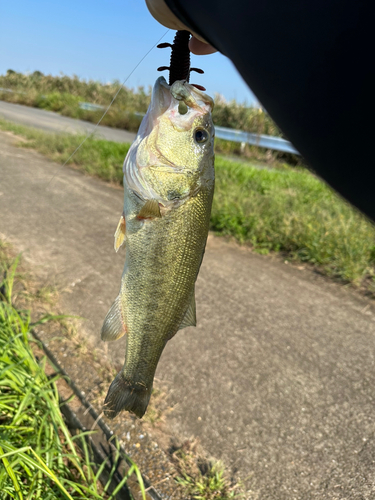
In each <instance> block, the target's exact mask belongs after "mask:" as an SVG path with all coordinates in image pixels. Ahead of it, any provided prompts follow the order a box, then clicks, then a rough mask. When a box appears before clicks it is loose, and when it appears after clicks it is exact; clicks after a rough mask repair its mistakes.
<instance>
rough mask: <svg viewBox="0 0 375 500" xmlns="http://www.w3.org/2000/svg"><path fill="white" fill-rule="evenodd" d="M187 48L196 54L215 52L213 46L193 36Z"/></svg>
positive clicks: (202, 54) (203, 54)
mask: <svg viewBox="0 0 375 500" xmlns="http://www.w3.org/2000/svg"><path fill="white" fill-rule="evenodd" d="M189 49H190V52H192V53H193V54H196V55H197V56H205V55H207V54H213V53H214V52H217V50H216V49H215V47H213V46H212V45H210V44H209V43H205V42H201V41H200V40H198V38H196V37H195V36H193V37H192V38H191V40H190V42H189Z"/></svg>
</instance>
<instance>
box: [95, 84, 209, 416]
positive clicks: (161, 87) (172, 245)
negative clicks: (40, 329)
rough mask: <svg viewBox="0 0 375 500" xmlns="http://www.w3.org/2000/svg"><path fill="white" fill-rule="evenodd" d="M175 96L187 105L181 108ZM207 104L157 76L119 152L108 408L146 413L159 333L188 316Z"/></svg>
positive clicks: (198, 250)
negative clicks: (114, 366)
mask: <svg viewBox="0 0 375 500" xmlns="http://www.w3.org/2000/svg"><path fill="white" fill-rule="evenodd" d="M180 100H184V101H185V102H186V104H187V106H188V107H189V110H188V112H187V113H184V114H183V115H179V113H178V109H179V102H180ZM212 106H213V102H212V99H211V98H210V97H208V96H206V94H203V92H201V91H200V90H197V89H196V88H194V87H193V86H191V85H190V84H188V83H187V82H184V81H183V82H181V81H177V82H175V83H174V84H173V85H172V86H169V85H167V84H166V82H165V80H164V78H159V79H158V80H157V82H156V84H155V87H154V91H153V95H152V100H151V104H150V107H149V110H148V113H147V115H146V116H145V118H144V120H143V122H142V124H141V127H140V130H139V132H138V135H137V138H136V139H135V141H134V143H133V145H132V146H131V148H130V149H129V152H128V155H127V158H126V159H125V163H124V213H123V216H122V218H121V219H120V223H119V226H118V229H117V231H116V235H115V237H116V248H117V247H118V244H117V239H118V238H120V236H121V238H120V241H121V243H122V241H123V240H124V242H125V245H126V258H125V265H124V271H123V275H122V280H121V288H120V293H119V295H118V297H117V299H116V300H115V302H114V304H113V306H112V308H111V309H110V311H109V313H108V315H107V318H106V320H105V322H104V325H103V329H102V338H103V340H116V339H117V338H120V337H121V336H122V335H123V334H126V335H127V346H126V353H125V363H124V367H123V369H122V370H121V371H120V373H119V374H118V375H117V377H116V378H115V380H114V381H113V382H112V384H111V386H110V388H109V391H108V395H107V397H106V400H105V406H104V410H105V413H106V415H107V416H109V417H111V418H113V417H114V416H116V415H117V413H118V412H120V411H121V410H128V411H130V412H132V413H134V414H136V415H137V416H139V417H142V416H143V414H144V413H145V411H146V408H147V405H148V402H149V399H150V396H151V392H152V384H153V379H154V375H155V370H156V367H157V364H158V362H159V359H160V356H161V354H162V352H163V349H164V347H165V345H166V343H167V342H168V340H170V339H171V338H172V337H173V336H174V335H175V334H176V333H177V331H178V330H179V329H181V328H184V327H185V326H195V321H196V320H195V294H194V288H195V282H196V279H197V276H198V272H199V268H200V265H201V262H202V258H203V254H204V249H205V245H206V240H207V234H208V229H209V221H210V213H211V205H212V198H213V191H214V154H213V140H214V129H213V125H212V120H211V110H212ZM197 137H198V138H199V142H197ZM202 137H203V139H202ZM176 145H177V147H176ZM171 191H172V192H173V194H174V196H173V198H172V199H169V198H170V197H169V193H170V192H171Z"/></svg>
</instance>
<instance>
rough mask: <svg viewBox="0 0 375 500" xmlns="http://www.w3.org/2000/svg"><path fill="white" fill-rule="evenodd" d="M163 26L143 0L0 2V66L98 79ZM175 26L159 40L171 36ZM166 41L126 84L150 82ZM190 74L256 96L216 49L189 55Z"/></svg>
mask: <svg viewBox="0 0 375 500" xmlns="http://www.w3.org/2000/svg"><path fill="white" fill-rule="evenodd" d="M165 32H166V28H164V27H163V26H161V25H160V24H159V23H157V21H155V20H154V19H153V17H152V16H151V15H150V14H149V12H148V10H147V8H146V5H145V2H144V0H105V1H103V0H102V1H97V0H90V1H88V0H75V1H73V0H63V1H62V2H56V1H51V0H49V1H46V0H36V1H34V2H31V1H30V0H28V1H26V0H14V1H13V2H10V1H9V2H2V7H1V19H0V47H1V48H0V51H1V56H0V74H4V73H5V72H6V70H7V69H9V68H11V69H13V70H15V71H20V72H32V71H35V70H39V71H42V72H43V73H51V74H53V75H56V74H59V73H60V72H62V73H64V74H67V75H72V74H76V75H78V76H79V77H81V78H86V79H95V80H100V81H102V82H107V81H112V80H114V79H118V80H120V81H123V80H124V79H125V78H126V77H127V76H128V74H129V73H130V72H131V71H132V69H134V67H135V66H136V65H137V63H138V62H139V61H140V59H141V58H142V57H143V56H144V55H145V53H146V52H147V51H148V50H149V49H150V48H151V47H152V46H153V45H154V44H155V43H156V42H157V40H158V39H159V38H160V37H161V36H162V35H163V34H164V33H165ZM173 37H174V32H173V31H169V33H168V34H167V35H166V36H165V37H164V38H163V41H170V42H171V41H172V40H173ZM169 53H170V51H169V49H163V50H161V49H156V48H155V49H154V50H153V51H152V52H151V53H150V54H149V55H148V56H147V58H146V59H145V60H144V61H143V63H142V64H141V65H140V66H139V68H138V69H137V70H136V71H135V72H134V74H133V75H132V76H131V77H130V78H129V80H128V82H127V84H126V85H127V86H129V87H133V88H134V87H138V86H140V85H144V86H148V85H152V84H153V83H154V81H155V80H156V78H157V77H158V76H159V75H160V73H158V72H157V71H156V68H157V67H159V66H165V65H168V63H169ZM192 65H193V66H198V67H200V68H202V69H203V70H204V71H205V74H204V75H198V74H197V73H194V74H193V78H192V82H193V83H199V84H201V85H203V86H205V87H206V88H207V92H208V93H209V94H211V95H213V94H214V93H215V92H219V93H220V94H222V95H224V96H225V98H226V99H236V100H237V101H240V102H244V101H245V102H247V104H251V103H254V100H255V98H254V96H253V94H252V93H251V91H250V90H249V89H248V88H247V86H246V84H245V83H244V82H243V80H242V78H241V77H240V76H239V75H238V73H237V71H236V70H235V68H234V67H233V65H232V63H231V62H230V61H229V60H228V59H227V58H225V57H224V56H223V55H221V54H213V55H210V56H200V57H198V56H192Z"/></svg>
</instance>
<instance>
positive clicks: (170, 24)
mask: <svg viewBox="0 0 375 500" xmlns="http://www.w3.org/2000/svg"><path fill="white" fill-rule="evenodd" d="M146 5H147V8H148V10H149V11H150V14H151V15H152V16H153V17H154V18H155V19H156V20H157V21H159V23H160V24H162V25H163V26H165V27H166V28H170V29H173V30H188V29H189V28H187V27H186V26H185V25H184V24H183V23H182V22H181V21H180V20H179V19H178V18H177V17H176V16H175V15H174V14H173V12H172V11H171V10H169V8H168V7H167V5H166V3H165V2H164V0H146Z"/></svg>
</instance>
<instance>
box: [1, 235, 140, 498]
mask: <svg viewBox="0 0 375 500" xmlns="http://www.w3.org/2000/svg"><path fill="white" fill-rule="evenodd" d="M16 265H17V261H15V262H13V263H11V262H9V260H8V259H7V258H6V257H5V252H4V248H3V247H1V245H0V273H1V274H0V276H5V278H4V279H2V278H0V463H1V466H0V492H1V493H0V497H1V498H2V499H4V500H5V499H11V498H13V499H17V500H23V499H25V500H26V499H28V500H36V499H41V500H48V499H51V500H59V499H61V500H67V499H68V500H73V499H74V500H75V499H90V500H91V499H97V500H100V499H103V500H104V499H107V500H109V499H112V498H114V495H115V491H116V490H115V491H113V493H112V495H110V494H109V493H108V492H107V490H108V486H109V485H108V484H107V485H105V486H104V487H103V486H102V485H101V484H100V483H99V476H100V474H101V472H102V470H103V467H104V465H105V463H103V465H102V466H101V467H100V468H99V469H98V468H95V467H93V464H92V463H91V458H90V457H91V454H90V453H89V449H88V445H87V442H86V439H85V436H87V434H88V433H78V434H76V435H75V436H71V435H70V433H69V431H68V428H67V426H66V424H65V422H64V420H63V418H62V415H61V413H60V409H59V397H58V392H57V388H56V384H55V381H56V378H57V377H54V378H49V377H47V375H46V373H45V371H44V365H45V363H46V359H45V358H43V359H41V360H39V361H38V360H37V359H36V358H35V356H34V354H33V351H32V349H31V346H30V333H29V332H30V316H29V313H28V312H26V311H18V310H17V309H16V308H15V307H13V306H12V291H13V285H14V277H15V274H16ZM77 444H78V445H79V447H78V446H77ZM115 463H116V459H115ZM115 467H116V465H114V466H113V467H112V470H111V472H110V476H111V475H113V473H114V472H115ZM134 472H135V473H136V474H137V477H138V478H139V476H140V474H139V470H138V469H137V467H136V466H135V464H133V465H132V466H131V467H130V468H129V470H128V474H127V476H125V478H124V480H123V483H122V484H124V482H125V481H126V480H127V477H129V476H130V474H132V473H134ZM120 484H121V483H120ZM117 490H118V488H117ZM141 490H142V492H143V498H145V494H144V487H143V483H141Z"/></svg>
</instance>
